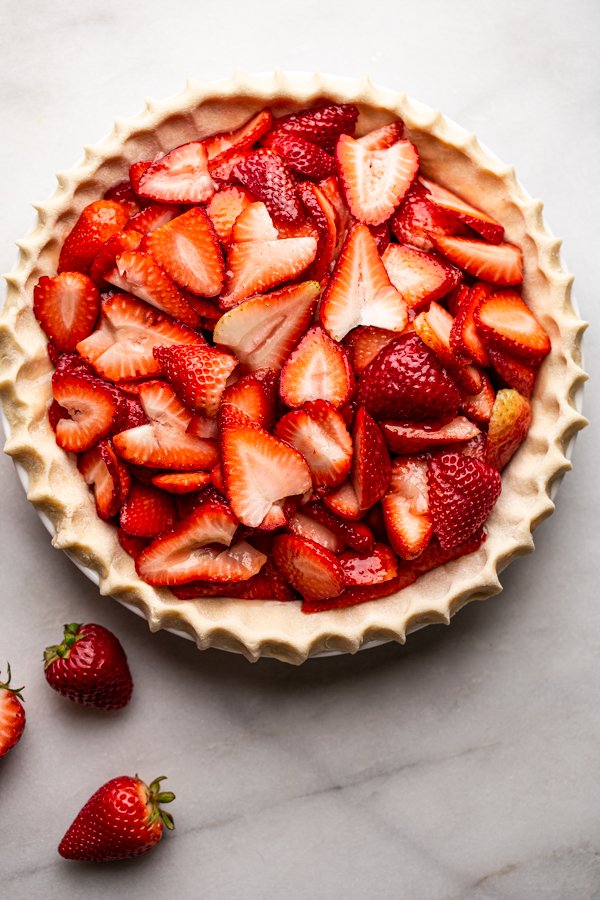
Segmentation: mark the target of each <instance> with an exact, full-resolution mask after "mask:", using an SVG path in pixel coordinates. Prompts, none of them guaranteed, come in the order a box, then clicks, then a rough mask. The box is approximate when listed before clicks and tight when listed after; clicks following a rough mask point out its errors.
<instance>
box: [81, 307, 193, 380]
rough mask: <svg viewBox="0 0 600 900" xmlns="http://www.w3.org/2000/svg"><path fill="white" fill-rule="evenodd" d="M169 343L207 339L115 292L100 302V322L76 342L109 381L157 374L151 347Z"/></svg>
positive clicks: (84, 354) (157, 369) (101, 374)
mask: <svg viewBox="0 0 600 900" xmlns="http://www.w3.org/2000/svg"><path fill="white" fill-rule="evenodd" d="M172 344H198V345H200V346H205V344H206V342H205V340H204V338H203V337H201V335H199V334H197V333H196V332H195V331H192V330H191V329H189V328H186V327H185V325H179V324H178V323H177V322H173V320H172V319H169V318H167V316H164V315H162V314H161V313H159V312H158V311H157V310H155V309H152V308H151V307H149V306H147V305H146V304H145V303H142V302H141V301H139V300H135V299H134V298H133V297H131V296H129V295H128V294H114V295H113V296H112V297H110V298H109V299H108V300H105V301H104V303H103V304H102V316H101V319H100V326H99V328H97V329H96V331H94V332H93V334H91V335H90V336H89V337H87V338H85V340H82V341H80V342H79V343H78V344H77V350H78V352H79V353H80V354H81V356H82V357H83V358H84V359H85V360H86V361H87V362H88V363H90V365H92V366H93V367H94V369H95V370H96V372H98V374H99V375H100V376H101V377H102V378H104V379H107V380H108V381H120V380H121V379H130V378H141V377H144V376H148V375H156V374H158V373H159V372H160V365H159V363H158V361H157V360H156V359H155V358H154V355H153V353H152V350H153V348H154V347H158V346H170V345H172Z"/></svg>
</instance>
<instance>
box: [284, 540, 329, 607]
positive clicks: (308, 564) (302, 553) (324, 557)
mask: <svg viewBox="0 0 600 900" xmlns="http://www.w3.org/2000/svg"><path fill="white" fill-rule="evenodd" d="M273 562H274V563H275V565H276V566H277V568H278V569H279V571H280V572H281V574H282V575H283V577H284V578H285V579H286V581H288V582H289V583H290V584H291V585H292V587H293V588H294V589H295V590H296V591H298V593H299V594H301V595H302V596H303V597H304V598H305V599H314V600H326V599H327V598H329V597H336V596H337V595H338V594H339V593H341V591H342V589H343V587H344V575H343V572H342V568H341V566H340V564H339V562H338V560H337V559H336V557H335V556H334V555H333V553H331V552H330V551H329V550H326V549H325V548H324V547H322V546H320V544H316V543H315V542H314V541H310V540H307V539H306V538H302V537H298V536H297V535H295V534H280V535H278V536H277V537H276V538H275V541H274V543H273Z"/></svg>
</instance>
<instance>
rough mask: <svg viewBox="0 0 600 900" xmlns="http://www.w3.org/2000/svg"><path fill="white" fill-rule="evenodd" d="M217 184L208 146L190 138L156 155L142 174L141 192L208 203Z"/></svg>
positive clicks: (163, 198) (170, 200)
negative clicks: (210, 166) (209, 158)
mask: <svg viewBox="0 0 600 900" xmlns="http://www.w3.org/2000/svg"><path fill="white" fill-rule="evenodd" d="M215 187H216V185H215V182H214V181H213V180H212V178H211V176H210V172H209V171H208V155H207V152H206V148H205V147H204V146H203V144H202V143H201V142H200V141H190V142H189V143H187V144H182V145H181V146H180V147H175V149H174V150H171V151H170V153H167V154H165V156H161V157H159V159H156V160H155V161H154V162H153V163H152V164H151V165H150V166H149V167H148V168H147V169H146V171H145V172H144V173H143V175H142V177H141V178H140V181H139V185H138V188H137V193H138V194H139V195H140V196H141V197H148V199H150V200H159V201H160V202H161V203H204V202H205V201H206V200H210V198H211V197H212V195H213V194H214V192H215Z"/></svg>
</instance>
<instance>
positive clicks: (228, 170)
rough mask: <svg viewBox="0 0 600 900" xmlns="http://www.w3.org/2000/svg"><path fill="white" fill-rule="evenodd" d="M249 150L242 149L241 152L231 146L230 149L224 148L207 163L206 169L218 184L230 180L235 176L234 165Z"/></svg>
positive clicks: (243, 157) (238, 162)
mask: <svg viewBox="0 0 600 900" xmlns="http://www.w3.org/2000/svg"><path fill="white" fill-rule="evenodd" d="M250 152H251V151H249V152H247V151H245V150H242V151H241V152H240V151H238V150H236V149H235V147H232V148H231V150H225V152H224V153H221V154H220V155H219V156H217V157H215V159H213V160H212V161H210V162H209V163H208V170H209V172H210V174H211V177H212V179H213V180H214V181H215V182H216V183H217V185H219V184H223V183H225V182H229V181H231V179H232V178H235V175H234V172H235V167H236V166H237V165H239V164H240V163H241V162H243V161H244V160H245V159H246V157H247V156H249V155H250Z"/></svg>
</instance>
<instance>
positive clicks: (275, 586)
mask: <svg viewBox="0 0 600 900" xmlns="http://www.w3.org/2000/svg"><path fill="white" fill-rule="evenodd" d="M171 593H173V594H175V596H176V597H177V598H178V599H179V600H194V599H195V598H197V597H223V596H224V595H227V596H228V597H236V598H238V599H242V600H279V601H280V602H288V601H289V600H297V599H298V595H297V594H296V593H295V592H294V591H292V589H291V588H290V586H289V585H288V584H287V582H285V581H284V580H283V578H282V577H281V574H280V573H279V570H278V569H276V568H275V566H274V565H273V564H272V563H271V562H269V560H267V562H266V563H265V564H264V566H263V567H262V569H261V570H260V572H257V573H256V575H253V576H252V578H249V579H248V580H247V581H238V582H236V583H233V584H226V585H225V584H213V583H211V582H210V581H193V582H191V583H190V584H182V585H179V586H177V585H174V586H173V587H172V588H171Z"/></svg>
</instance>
